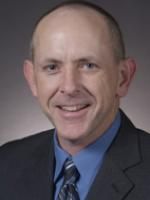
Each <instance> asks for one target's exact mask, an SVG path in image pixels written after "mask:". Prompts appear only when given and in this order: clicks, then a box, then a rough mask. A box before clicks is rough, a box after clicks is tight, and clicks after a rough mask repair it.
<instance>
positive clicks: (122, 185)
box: [86, 113, 141, 200]
mask: <svg viewBox="0 0 150 200" xmlns="http://www.w3.org/2000/svg"><path fill="white" fill-rule="evenodd" d="M140 162H141V158H140V153H139V146H138V135H137V133H136V129H135V128H134V126H133V125H132V124H131V122H130V121H129V120H128V118H127V117H126V116H125V115H124V114H123V113H122V124H121V127H120V130H119V133H118V135H117V137H116V138H115V140H114V141H113V143H112V145H111V147H110V148H109V150H108V151H107V152H106V155H105V158H104V161H103V165H102V167H101V169H100V170H99V172H98V174H97V176H96V178H95V180H94V182H93V184H92V187H91V189H90V191H89V193H88V195H87V198H86V200H91V199H94V200H99V199H104V200H105V199H108V200H109V199H111V200H123V199H124V198H125V196H126V195H127V194H128V193H129V192H130V191H132V189H133V188H134V183H132V182H131V181H130V179H129V177H128V176H127V175H126V172H127V171H128V170H130V169H131V168H133V167H136V166H137V165H138V164H139V163H140Z"/></svg>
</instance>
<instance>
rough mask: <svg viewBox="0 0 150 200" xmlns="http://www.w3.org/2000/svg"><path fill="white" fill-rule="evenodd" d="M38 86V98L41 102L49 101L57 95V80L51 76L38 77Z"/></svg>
mask: <svg viewBox="0 0 150 200" xmlns="http://www.w3.org/2000/svg"><path fill="white" fill-rule="evenodd" d="M36 85H37V98H38V99H39V101H40V102H45V103H47V101H49V99H51V98H52V97H53V95H54V94H55V93H56V91H57V88H58V81H57V79H54V78H51V77H50V76H44V75H37V78H36Z"/></svg>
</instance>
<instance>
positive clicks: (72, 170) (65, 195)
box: [57, 159, 80, 200]
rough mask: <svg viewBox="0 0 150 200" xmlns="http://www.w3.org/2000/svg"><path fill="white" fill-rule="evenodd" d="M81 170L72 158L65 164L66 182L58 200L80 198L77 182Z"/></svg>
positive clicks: (75, 199) (76, 199) (77, 199)
mask: <svg viewBox="0 0 150 200" xmlns="http://www.w3.org/2000/svg"><path fill="white" fill-rule="evenodd" d="M79 176H80V175H79V172H78V170H77V168H76V166H75V165H74V163H73V161H72V160H71V159H67V160H66V162H65V164H64V182H63V184H62V186H61V189H60V192H59V194H58V198H57V200H80V198H79V194H78V192H77V187H76V182H77V180H78V179H79Z"/></svg>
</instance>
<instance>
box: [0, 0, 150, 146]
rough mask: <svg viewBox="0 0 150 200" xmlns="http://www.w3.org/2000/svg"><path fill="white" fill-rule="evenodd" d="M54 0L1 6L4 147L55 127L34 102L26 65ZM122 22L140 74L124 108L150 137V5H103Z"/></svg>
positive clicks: (0, 137)
mask: <svg viewBox="0 0 150 200" xmlns="http://www.w3.org/2000/svg"><path fill="white" fill-rule="evenodd" d="M58 2H60V1H51V0H38V1H37V0H25V1H21V0H13V1H10V0H1V6H0V72H1V73H0V144H2V143H4V142H7V141H9V140H12V139H16V138H21V137H24V136H27V135H30V134H33V133H36V132H38V131H41V130H45V129H47V128H50V127H52V126H51V124H50V123H49V121H48V120H47V118H46V117H45V116H44V115H43V114H42V112H41V109H40V108H39V105H38V103H37V101H36V99H34V98H33V97H32V96H31V93H30V91H29V89H28V86H27V84H26V82H25V80H24V77H23V72H22V65H23V60H24V59H25V58H26V57H27V55H28V44H29V40H30V36H31V32H32V29H33V25H34V23H35V21H36V20H37V18H38V17H39V16H41V14H42V13H43V12H45V11H46V10H48V8H50V7H51V6H52V5H55V4H56V3H58ZM93 2H98V3H99V4H100V5H101V6H103V7H104V8H105V9H107V10H108V11H109V12H110V13H111V14H112V15H114V16H115V17H116V19H117V20H118V21H119V23H120V25H121V28H122V30H123V33H124V39H125V43H126V50H127V54H128V55H131V56H133V57H134V58H135V59H136V62H137V65H138V70H137V73H136V76H135V79H134V82H133V84H132V86H131V88H130V91H129V94H128V96H127V97H125V98H124V99H123V101H122V106H121V107H122V108H123V109H124V110H125V112H126V113H127V114H128V116H129V117H130V118H131V119H132V121H133V122H134V123H135V125H136V126H137V127H141V128H142V129H144V130H147V131H149V132H150V92H149V89H150V41H149V39H150V1H148V0H125V1H120V0H99V1H93Z"/></svg>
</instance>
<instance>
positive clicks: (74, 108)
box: [59, 104, 89, 112]
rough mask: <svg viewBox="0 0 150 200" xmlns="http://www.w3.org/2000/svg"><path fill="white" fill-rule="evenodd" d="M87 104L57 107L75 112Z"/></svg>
mask: <svg viewBox="0 0 150 200" xmlns="http://www.w3.org/2000/svg"><path fill="white" fill-rule="evenodd" d="M88 106H89V105H83V104H82V105H71V106H66V105H65V106H59V108H60V109H61V110H63V111H67V112H77V111H80V110H82V109H84V108H86V107H88Z"/></svg>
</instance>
